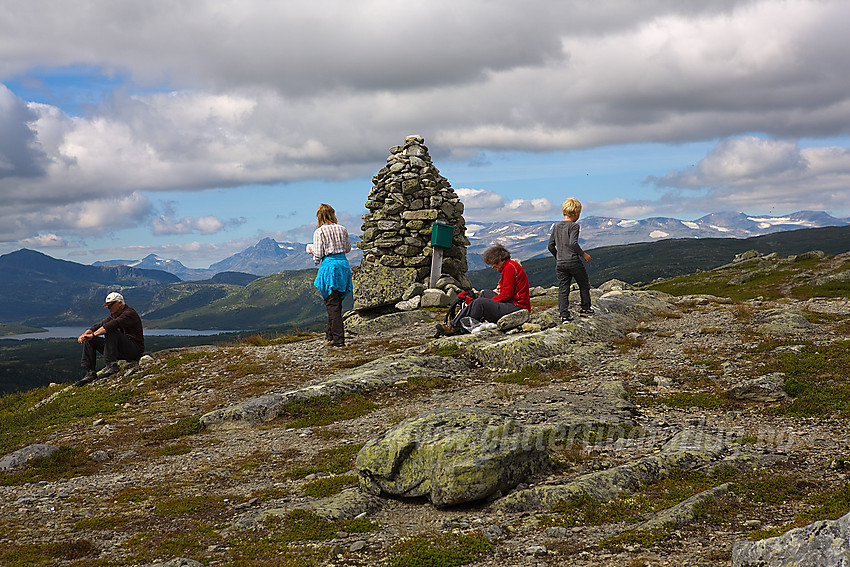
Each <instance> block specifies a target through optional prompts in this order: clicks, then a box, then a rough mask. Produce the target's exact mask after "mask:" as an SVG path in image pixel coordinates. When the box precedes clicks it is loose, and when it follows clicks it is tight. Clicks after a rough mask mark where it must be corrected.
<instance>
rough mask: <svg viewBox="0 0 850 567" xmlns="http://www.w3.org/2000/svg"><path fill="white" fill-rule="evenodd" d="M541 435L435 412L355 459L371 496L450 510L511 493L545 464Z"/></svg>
mask: <svg viewBox="0 0 850 567" xmlns="http://www.w3.org/2000/svg"><path fill="white" fill-rule="evenodd" d="M546 449H547V448H546V446H545V443H544V439H543V435H542V432H541V431H539V430H535V429H529V428H525V427H523V426H522V425H521V424H519V423H517V422H516V421H514V420H513V419H509V418H506V417H503V416H499V415H495V414H491V413H488V412H485V411H481V410H476V409H460V410H434V411H430V412H427V413H424V414H422V415H419V416H416V417H414V418H411V419H408V420H406V421H404V422H402V423H401V424H399V425H397V426H396V427H394V428H392V429H390V430H389V431H387V432H385V433H384V434H382V435H380V436H379V437H377V438H375V439H373V440H371V441H369V442H368V443H366V445H364V446H363V449H361V450H360V453H358V455H357V460H356V464H355V466H356V468H357V471H358V473H359V474H360V476H361V485H362V486H363V487H364V488H365V489H367V490H369V491H370V492H372V493H375V494H380V493H387V494H392V495H397V496H407V497H418V496H427V497H428V498H429V500H430V501H431V502H432V503H433V504H434V505H435V506H440V507H442V506H452V505H457V504H462V503H464V502H472V501H475V500H480V499H482V498H487V497H489V496H492V495H494V494H496V493H498V492H500V491H502V490H507V489H510V488H513V487H514V486H516V485H517V484H519V483H520V482H522V481H523V480H525V479H526V478H527V477H528V476H529V475H531V474H533V473H535V472H536V471H538V470H540V469H541V468H542V467H543V466H545V465H546V464H547V463H548V453H547V450H546Z"/></svg>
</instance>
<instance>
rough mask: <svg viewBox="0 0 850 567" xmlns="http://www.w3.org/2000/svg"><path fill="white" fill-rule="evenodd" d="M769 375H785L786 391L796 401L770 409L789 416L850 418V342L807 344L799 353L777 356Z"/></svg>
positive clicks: (767, 366)
mask: <svg viewBox="0 0 850 567" xmlns="http://www.w3.org/2000/svg"><path fill="white" fill-rule="evenodd" d="M766 369H767V371H768V372H784V373H785V384H784V390H785V391H786V392H787V393H788V395H789V396H791V397H792V398H794V399H793V400H791V401H789V402H786V403H783V404H781V405H780V406H777V407H773V408H767V409H766V411H767V412H768V413H770V414H773V415H783V416H788V417H811V416H830V415H835V416H836V417H839V418H843V419H846V418H848V417H850V341H846V340H845V341H837V342H835V343H833V344H830V345H806V346H805V347H804V348H803V349H802V350H801V351H800V352H799V353H777V354H775V356H773V357H771V359H770V360H769V361H768V362H767V364H766Z"/></svg>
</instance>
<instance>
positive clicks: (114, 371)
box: [100, 362, 121, 378]
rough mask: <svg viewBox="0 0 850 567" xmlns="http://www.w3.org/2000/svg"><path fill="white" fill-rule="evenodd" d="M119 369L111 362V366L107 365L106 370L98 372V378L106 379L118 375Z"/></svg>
mask: <svg viewBox="0 0 850 567" xmlns="http://www.w3.org/2000/svg"><path fill="white" fill-rule="evenodd" d="M120 370H121V368H120V367H119V366H118V364H117V363H115V362H113V363H112V364H109V365H107V367H106V368H104V369H103V370H101V371H100V377H101V378H106V377H108V376H112V375H113V374H118V372H119V371H120Z"/></svg>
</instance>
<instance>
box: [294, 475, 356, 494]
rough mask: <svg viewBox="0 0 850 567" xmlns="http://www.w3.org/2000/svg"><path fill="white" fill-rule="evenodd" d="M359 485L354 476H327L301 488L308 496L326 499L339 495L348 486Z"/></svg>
mask: <svg viewBox="0 0 850 567" xmlns="http://www.w3.org/2000/svg"><path fill="white" fill-rule="evenodd" d="M354 484H357V477H356V476H354V475H339V476H326V477H322V478H317V479H316V480H311V481H310V482H308V483H306V484H305V485H304V486H302V487H301V490H302V491H303V492H304V494H305V495H306V496H313V497H315V498H325V497H327V496H331V495H333V494H339V493H340V492H341V491H342V489H343V488H345V487H346V486H352V485H354Z"/></svg>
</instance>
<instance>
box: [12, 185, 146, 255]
mask: <svg viewBox="0 0 850 567" xmlns="http://www.w3.org/2000/svg"><path fill="white" fill-rule="evenodd" d="M151 212H152V206H151V203H150V201H149V200H148V199H147V198H146V197H144V196H142V195H140V194H138V193H131V194H129V195H126V196H119V197H101V198H98V199H93V200H90V201H84V202H82V203H70V204H59V205H55V204H45V205H43V206H39V205H38V204H37V203H33V204H31V205H28V206H25V207H17V208H16V207H6V206H4V207H2V208H0V243H2V242H18V241H23V242H27V241H28V240H27V239H33V238H41V235H43V234H50V233H53V234H57V233H64V234H65V236H73V237H74V238H84V237H92V236H100V235H103V234H106V233H109V232H112V231H115V230H122V229H126V228H130V227H133V226H136V225H137V224H139V223H141V222H143V221H144V220H145V219H146V218H147V217H148V216H149V215H150V214H151Z"/></svg>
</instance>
